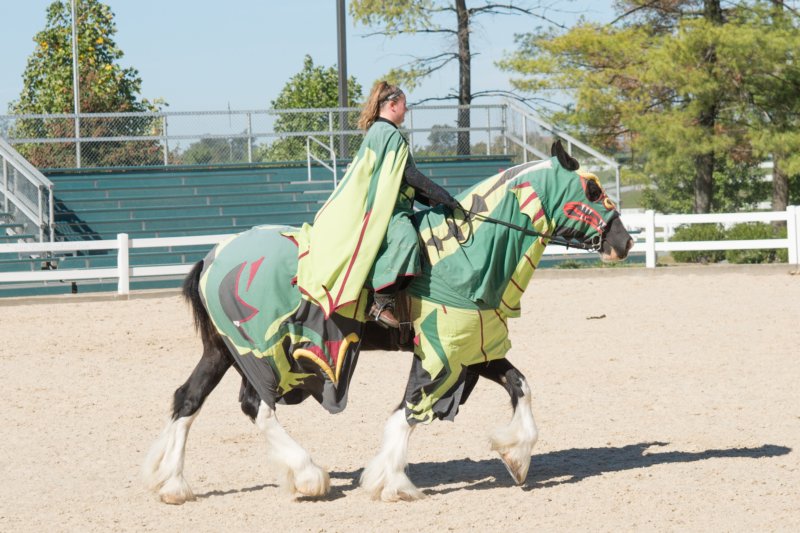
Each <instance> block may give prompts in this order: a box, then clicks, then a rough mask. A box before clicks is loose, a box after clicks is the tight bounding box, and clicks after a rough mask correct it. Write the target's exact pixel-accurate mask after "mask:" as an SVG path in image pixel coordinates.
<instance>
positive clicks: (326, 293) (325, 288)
mask: <svg viewBox="0 0 800 533" xmlns="http://www.w3.org/2000/svg"><path fill="white" fill-rule="evenodd" d="M322 290H323V291H325V296H326V297H327V298H328V305H329V306H330V312H326V313H325V318H328V317H329V316H330V313H333V299H331V293H330V291H328V287H326V286H325V285H323V286H322Z"/></svg>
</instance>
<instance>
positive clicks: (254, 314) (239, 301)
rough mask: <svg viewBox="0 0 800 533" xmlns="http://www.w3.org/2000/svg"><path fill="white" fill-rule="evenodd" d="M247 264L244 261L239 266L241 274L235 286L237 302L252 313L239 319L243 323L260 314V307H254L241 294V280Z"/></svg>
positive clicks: (234, 291)
mask: <svg viewBox="0 0 800 533" xmlns="http://www.w3.org/2000/svg"><path fill="white" fill-rule="evenodd" d="M245 265H247V262H246V261H245V262H244V263H242V266H241V267H239V274H238V275H237V276H236V283H235V284H234V286H233V296H234V297H235V298H236V302H237V303H239V304H241V305H242V307H244V308H245V309H249V310H250V315H249V316H247V317H245V318H243V319H241V320H240V321H239V324H243V323H245V322H247V321H249V320H252V318H253V317H254V316H256V315H257V314H258V309H256V308H255V307H253V306H252V305H250V304H249V303H247V302H245V301H244V300H242V297H241V296H239V280H240V279H241V278H242V272H244V267H245Z"/></svg>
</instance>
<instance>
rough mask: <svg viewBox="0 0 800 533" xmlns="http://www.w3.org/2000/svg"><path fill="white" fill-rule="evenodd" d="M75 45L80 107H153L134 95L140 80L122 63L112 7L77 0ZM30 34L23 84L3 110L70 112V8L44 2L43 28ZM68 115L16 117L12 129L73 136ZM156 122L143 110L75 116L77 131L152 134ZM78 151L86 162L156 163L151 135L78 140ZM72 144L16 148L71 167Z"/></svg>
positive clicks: (27, 134) (25, 134) (18, 133)
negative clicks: (117, 117)
mask: <svg viewBox="0 0 800 533" xmlns="http://www.w3.org/2000/svg"><path fill="white" fill-rule="evenodd" d="M76 8H77V17H76V18H77V45H78V46H77V48H78V72H79V82H78V87H79V90H80V95H79V101H80V111H81V113H108V112H146V111H157V110H158V106H159V104H161V102H159V101H149V100H147V99H139V97H138V95H139V92H140V89H141V83H142V80H141V78H140V77H139V75H138V71H137V70H136V69H134V68H132V67H128V68H123V67H122V66H120V64H119V61H120V60H121V59H122V57H123V55H124V54H123V52H122V50H120V49H119V47H118V46H117V45H116V43H115V42H114V39H113V36H114V35H115V34H116V31H117V30H116V24H115V23H114V14H113V12H112V11H111V9H110V8H109V7H108V6H107V5H105V4H103V3H101V2H99V1H98V0H78V2H77V4H76ZM33 40H34V41H35V42H36V48H35V50H34V52H33V54H32V55H31V56H30V57H29V58H28V62H27V65H26V67H25V71H24V73H23V76H22V77H23V89H22V92H21V94H20V97H19V99H18V100H15V101H13V102H11V104H10V105H9V113H11V114H15V115H27V114H57V113H73V111H74V109H73V107H74V103H73V73H72V14H71V3H70V1H69V0H65V1H54V2H53V3H51V4H50V6H49V7H48V8H47V21H46V24H45V28H44V29H43V30H42V31H40V32H38V33H37V34H36V35H35V36H34V38H33ZM74 126H75V125H74V121H73V120H71V119H48V120H43V119H21V120H19V121H17V123H16V125H15V129H14V131H13V135H14V136H15V137H18V138H20V137H21V138H34V137H36V138H40V137H72V136H74V135H75V127H74ZM159 127H160V125H159V122H158V121H157V120H155V119H153V118H148V117H142V118H141V119H137V120H129V121H111V120H108V119H105V120H102V119H90V120H89V119H87V120H82V122H81V131H80V133H81V137H108V136H123V135H142V134H154V135H155V134H157V131H156V130H157V129H158V128H159ZM81 148H82V158H83V159H84V160H86V161H88V162H90V163H91V164H94V165H98V166H103V165H123V164H131V163H130V162H131V160H135V161H136V162H137V164H147V163H148V162H153V163H157V162H158V161H159V146H158V144H157V143H154V142H143V143H135V144H134V143H127V144H122V143H115V142H95V143H86V144H84V145H82V147H81ZM74 150H75V148H74V147H73V146H70V145H65V144H44V145H42V144H39V145H33V144H30V145H23V146H22V147H21V152H22V153H23V154H24V155H26V156H27V157H28V158H29V159H30V160H31V161H32V162H33V163H34V164H35V165H38V166H65V165H66V166H71V165H70V164H69V163H68V162H69V161H74Z"/></svg>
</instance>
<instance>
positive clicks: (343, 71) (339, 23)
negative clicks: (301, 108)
mask: <svg viewBox="0 0 800 533" xmlns="http://www.w3.org/2000/svg"><path fill="white" fill-rule="evenodd" d="M345 21H346V19H345V10H344V0H337V2H336V30H337V31H336V36H337V39H336V40H337V42H338V45H339V46H338V51H339V131H340V132H342V134H341V136H340V137H339V154H341V157H347V144H346V143H345V139H344V130H345V124H346V122H347V120H346V118H347V117H346V114H345V111H344V108H346V107H347V103H348V101H349V98H348V95H347V35H346V33H345V31H346V30H345Z"/></svg>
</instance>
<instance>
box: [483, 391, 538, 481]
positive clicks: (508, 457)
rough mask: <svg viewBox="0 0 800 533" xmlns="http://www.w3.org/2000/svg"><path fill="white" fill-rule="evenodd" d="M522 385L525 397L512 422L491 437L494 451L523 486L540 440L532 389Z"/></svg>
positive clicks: (521, 398) (522, 398)
mask: <svg viewBox="0 0 800 533" xmlns="http://www.w3.org/2000/svg"><path fill="white" fill-rule="evenodd" d="M521 385H522V390H523V395H522V396H521V397H520V398H519V402H518V403H517V407H516V409H515V410H514V416H512V417H511V422H510V423H509V424H508V425H507V426H505V427H502V428H499V429H498V430H497V431H495V432H494V433H493V434H492V436H491V442H492V450H494V451H496V452H497V453H499V454H500V459H501V460H502V461H503V464H504V465H506V469H507V470H508V473H509V474H511V477H512V478H514V481H515V482H516V483H517V485H522V484H523V483H524V482H525V478H527V477H528V469H529V468H530V465H531V451H532V450H533V445H534V444H536V439H537V438H538V432H537V430H536V423H535V422H534V420H533V413H532V411H531V397H530V389H528V385H527V383H525V382H524V381H523V382H522V384H521Z"/></svg>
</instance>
